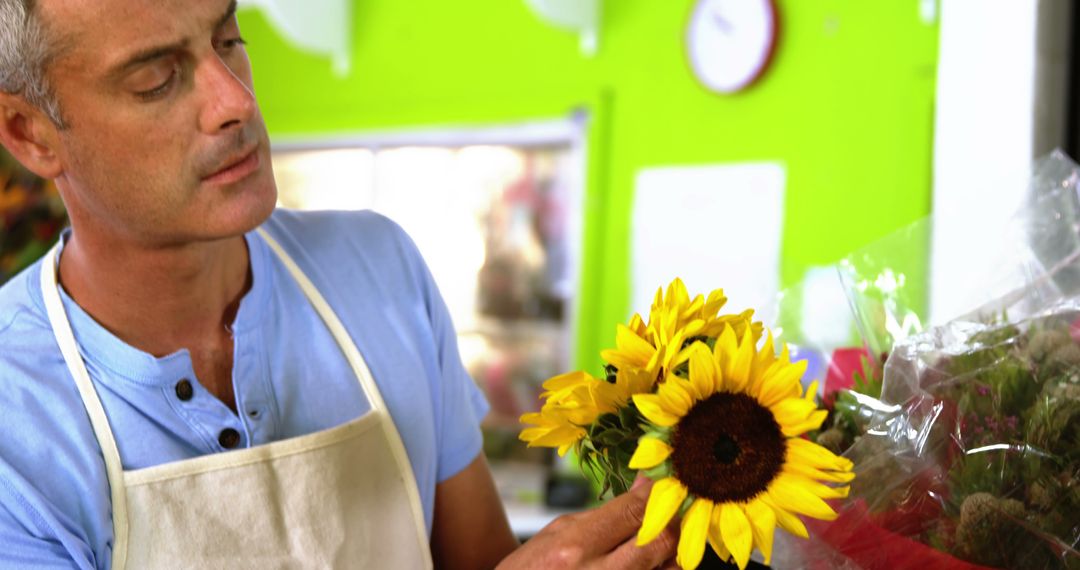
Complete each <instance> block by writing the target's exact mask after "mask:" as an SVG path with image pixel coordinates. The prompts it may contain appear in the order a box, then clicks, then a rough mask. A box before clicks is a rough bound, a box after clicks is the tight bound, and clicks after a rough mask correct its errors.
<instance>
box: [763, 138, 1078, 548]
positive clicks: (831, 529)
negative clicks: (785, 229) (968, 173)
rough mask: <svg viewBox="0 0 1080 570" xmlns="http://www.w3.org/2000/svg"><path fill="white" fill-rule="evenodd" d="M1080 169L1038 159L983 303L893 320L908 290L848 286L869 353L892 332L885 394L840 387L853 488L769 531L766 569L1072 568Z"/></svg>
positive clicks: (1059, 159) (1056, 159)
mask: <svg viewBox="0 0 1080 570" xmlns="http://www.w3.org/2000/svg"><path fill="white" fill-rule="evenodd" d="M1078 172H1080V171H1078V168H1077V166H1076V165H1075V164H1074V163H1072V161H1070V160H1068V158H1067V157H1065V156H1064V155H1061V154H1060V153H1055V154H1054V155H1051V156H1050V157H1048V158H1046V159H1043V160H1042V161H1040V162H1039V163H1038V164H1037V165H1036V169H1035V172H1034V177H1033V183H1032V187H1031V192H1030V196H1031V199H1030V200H1029V201H1028V202H1027V203H1026V204H1025V206H1024V208H1023V209H1022V210H1021V212H1019V214H1018V215H1017V216H1016V218H1015V219H1014V222H1013V223H1012V224H1011V225H1010V226H1009V227H1007V228H1002V230H1003V231H1002V234H1003V235H1006V236H1009V237H1010V239H1012V240H1013V241H1012V244H1013V246H1014V247H1013V249H1011V250H1010V251H1003V252H1002V258H1003V260H1004V261H1003V262H1002V263H1001V264H1000V268H1001V269H1000V272H999V275H998V276H997V277H998V278H997V279H995V280H993V281H992V282H990V281H988V282H987V288H988V289H990V288H998V289H997V291H1005V293H1004V294H1003V295H1001V296H1000V297H998V298H996V299H994V300H993V301H991V302H988V303H985V304H984V305H983V306H982V307H980V308H979V309H978V310H975V311H973V312H971V313H970V314H968V315H965V316H963V317H961V318H958V319H956V320H953V321H951V322H949V323H948V324H945V325H943V326H939V327H934V328H930V329H928V330H926V331H924V332H917V328H916V327H914V326H912V327H903V326H898V327H892V328H890V327H886V326H882V324H883V323H888V322H891V323H894V324H897V325H902V324H903V323H904V320H903V316H904V314H905V311H909V310H913V309H912V305H914V303H907V304H905V303H904V302H895V301H897V299H899V298H898V297H896V296H895V295H893V297H892V301H893V302H892V304H891V305H890V304H889V303H890V299H889V298H888V297H887V296H883V295H881V294H880V291H877V292H874V291H871V294H867V292H866V290H865V289H863V290H859V289H857V288H854V287H849V290H850V291H851V292H852V308H853V309H854V310H855V313H856V318H857V321H859V322H861V323H864V324H866V323H869V325H870V326H867V327H860V330H861V332H862V333H863V335H864V340H865V342H866V344H867V346H868V348H870V351H869V352H870V354H875V353H877V351H878V350H879V349H882V350H883V349H884V348H886V345H888V344H893V346H892V350H891V352H890V353H889V356H888V359H887V361H886V363H885V366H884V374H883V381H882V383H881V385H880V390H881V392H880V398H875V397H872V396H870V395H866V394H861V393H858V392H848V393H846V395H845V396H844V397H845V401H844V405H846V406H848V409H847V410H846V412H847V415H848V416H849V417H855V418H857V419H858V422H857V423H858V424H859V428H860V430H862V434H861V435H860V436H859V437H858V438H857V439H856V440H855V441H854V444H853V445H852V446H851V447H850V448H849V449H847V450H846V452H845V453H844V455H845V456H846V457H848V458H850V459H852V460H853V461H854V462H855V466H856V467H855V471H856V474H857V478H856V479H855V481H854V483H853V485H852V491H851V495H850V497H849V498H848V499H845V500H843V501H840V502H838V504H837V505H835V506H836V507H837V511H838V513H839V517H838V519H837V520H835V521H832V522H818V523H812V524H808V525H807V526H808V528H809V529H810V532H811V538H812V540H810V541H795V540H790V539H780V538H779V537H778V545H777V552H776V556H775V557H774V561H773V564H774V566H775V567H776V568H852V569H855V568H864V569H879V568H880V569H884V568H890V569H894V568H921V569H922V568H1024V569H1040V568H1069V569H1073V568H1080V224H1078V220H1080V202H1078V199H1077V182H1078V180H1080V176H1078ZM868 259H869V261H870V262H871V263H869V264H867V263H863V264H862V266H861V267H862V268H864V269H865V268H867V267H870V268H871V269H869V270H867V272H869V273H873V272H874V271H877V272H878V273H879V274H880V273H881V270H883V269H888V267H887V266H886V265H881V267H878V268H873V263H872V262H873V261H874V260H873V258H868ZM863 261H864V262H865V261H867V260H866V259H864V260H863ZM842 274H843V270H842ZM852 274H856V275H857V272H855V273H852ZM855 282H856V281H849V284H850V283H855ZM894 293H895V292H894ZM900 301H904V300H903V299H900ZM882 316H884V317H886V319H885V320H882V319H881V318H879V317H882ZM888 319H892V320H891V321H889V320H888ZM909 324H912V325H914V323H911V322H910V321H909ZM894 331H899V332H900V334H895V335H894V334H892V333H893V332H894ZM875 343H878V344H876V345H875ZM838 403H839V402H838Z"/></svg>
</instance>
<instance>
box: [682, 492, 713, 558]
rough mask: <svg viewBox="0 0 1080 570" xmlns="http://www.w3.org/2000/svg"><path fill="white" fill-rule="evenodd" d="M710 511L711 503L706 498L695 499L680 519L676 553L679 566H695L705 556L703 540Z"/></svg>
mask: <svg viewBox="0 0 1080 570" xmlns="http://www.w3.org/2000/svg"><path fill="white" fill-rule="evenodd" d="M712 512H713V503H712V501H710V500H708V499H697V500H695V501H694V502H693V503H691V504H690V508H689V509H687V511H686V515H685V516H683V520H682V530H681V532H680V534H679V548H678V553H677V555H676V561H677V562H678V563H679V566H680V567H682V568H697V567H698V564H701V559H702V557H704V556H705V540H706V537H707V536H708V534H709V522H710V520H711V519H712Z"/></svg>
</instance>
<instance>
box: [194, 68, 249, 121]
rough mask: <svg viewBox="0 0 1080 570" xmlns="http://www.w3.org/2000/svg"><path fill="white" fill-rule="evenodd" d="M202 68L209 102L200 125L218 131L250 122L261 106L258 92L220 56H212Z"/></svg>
mask: <svg viewBox="0 0 1080 570" xmlns="http://www.w3.org/2000/svg"><path fill="white" fill-rule="evenodd" d="M202 68H203V69H202V70H201V71H202V73H201V75H202V77H201V79H202V81H201V82H200V83H201V84H202V91H203V97H204V100H205V103H204V104H203V111H202V114H201V116H200V117H199V123H200V124H199V128H200V129H201V130H202V131H203V132H205V133H207V134H215V133H219V132H221V131H226V130H230V129H233V128H241V127H243V126H244V125H246V124H247V123H248V121H250V120H251V118H252V117H253V116H254V115H255V112H256V109H257V105H256V102H255V94H254V93H253V92H252V91H251V89H250V88H249V87H248V86H247V84H245V83H244V82H243V81H242V80H241V79H240V78H239V77H237V75H236V73H234V72H233V70H232V69H230V68H229V66H228V65H226V64H225V62H223V61H222V60H221V59H220V58H217V57H212V58H209V60H208V61H207V62H206V63H205V64H204V65H203V66H202Z"/></svg>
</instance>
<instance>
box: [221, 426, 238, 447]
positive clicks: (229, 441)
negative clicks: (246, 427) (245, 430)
mask: <svg viewBox="0 0 1080 570" xmlns="http://www.w3.org/2000/svg"><path fill="white" fill-rule="evenodd" d="M217 440H218V443H220V444H221V447H224V448H225V449H232V448H234V447H236V446H237V445H240V432H238V431H236V430H234V429H233V428H225V429H223V430H221V434H220V435H218V438H217Z"/></svg>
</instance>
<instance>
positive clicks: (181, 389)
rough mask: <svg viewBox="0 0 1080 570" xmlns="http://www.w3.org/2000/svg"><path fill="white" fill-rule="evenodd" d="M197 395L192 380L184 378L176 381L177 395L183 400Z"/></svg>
mask: <svg viewBox="0 0 1080 570" xmlns="http://www.w3.org/2000/svg"><path fill="white" fill-rule="evenodd" d="M193 396H195V388H193V387H192V386H191V380H188V379H187V378H184V379H183V380H181V381H179V382H177V383H176V397H177V398H180V401H181V402H186V401H188V400H190V399H191V398H192V397H193Z"/></svg>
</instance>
